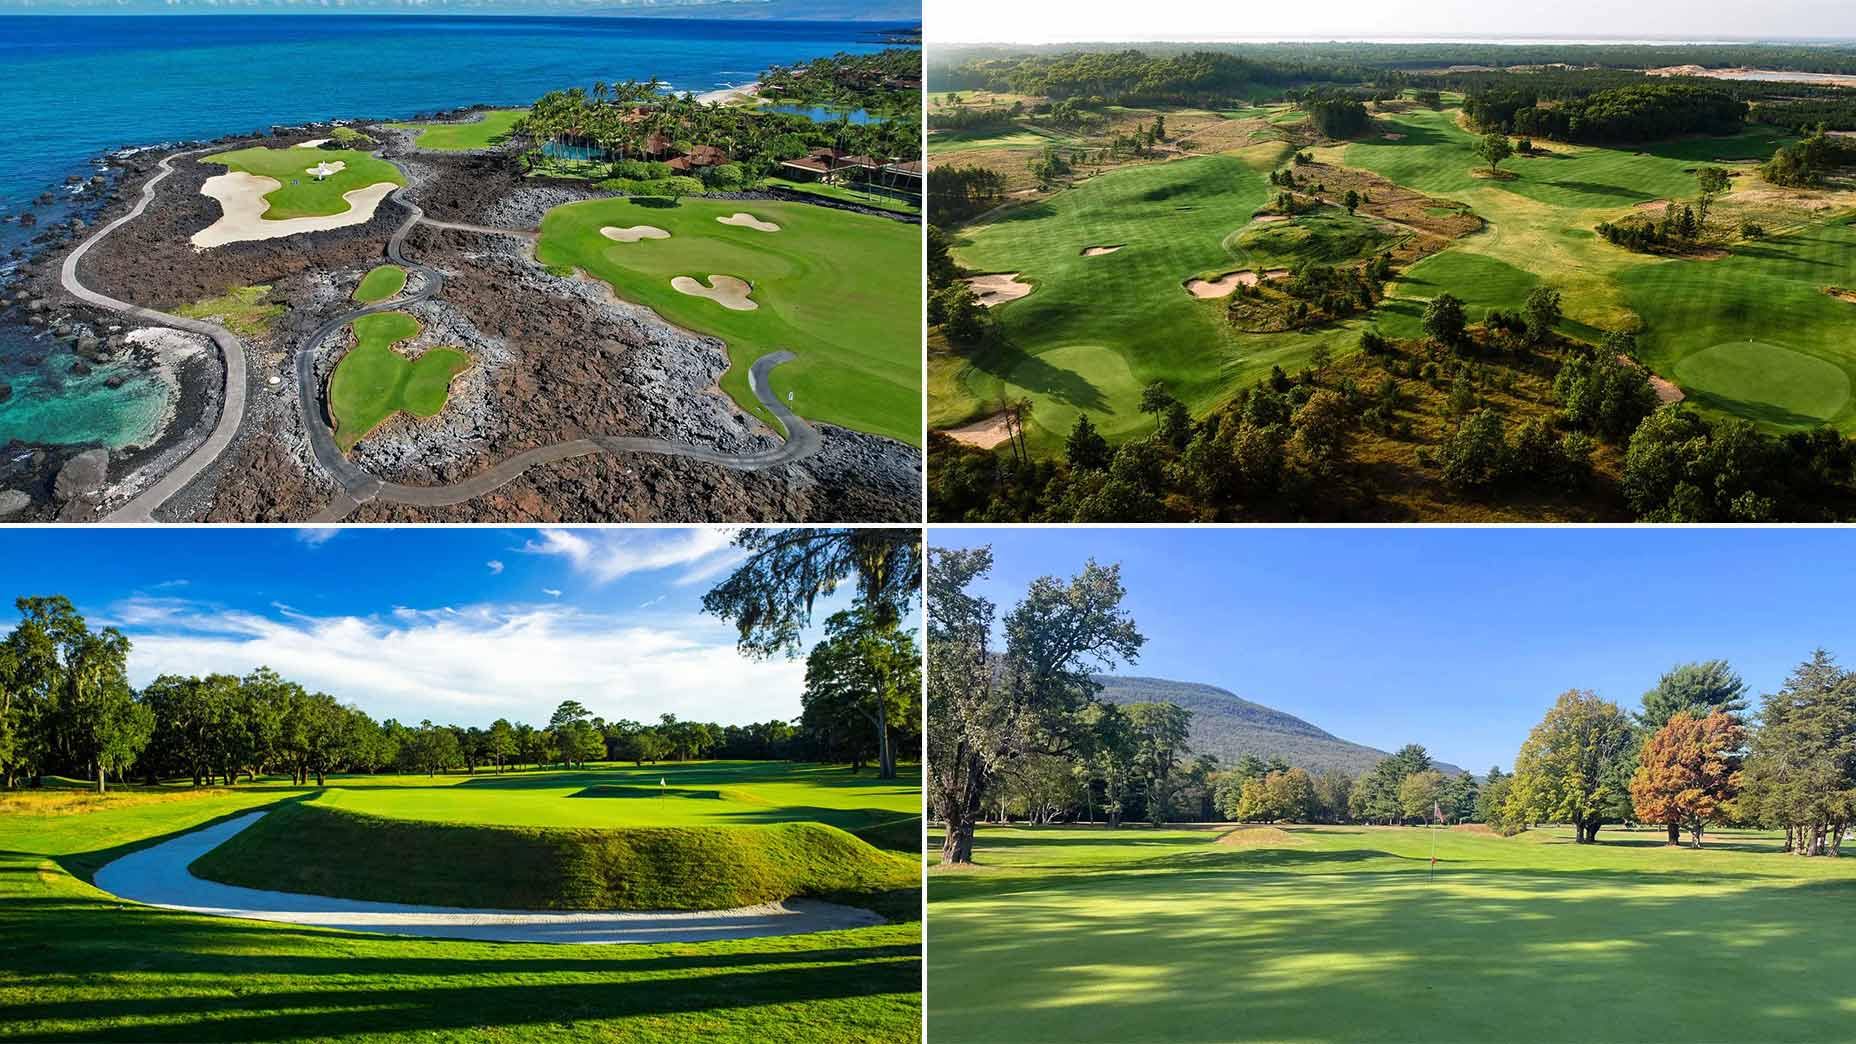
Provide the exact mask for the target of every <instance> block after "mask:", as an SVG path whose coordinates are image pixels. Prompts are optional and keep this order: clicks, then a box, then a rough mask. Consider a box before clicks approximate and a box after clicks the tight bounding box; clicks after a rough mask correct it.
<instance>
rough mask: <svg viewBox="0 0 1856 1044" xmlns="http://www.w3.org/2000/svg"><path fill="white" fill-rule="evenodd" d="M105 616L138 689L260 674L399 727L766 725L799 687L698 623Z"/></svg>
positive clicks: (532, 612)
mask: <svg viewBox="0 0 1856 1044" xmlns="http://www.w3.org/2000/svg"><path fill="white" fill-rule="evenodd" d="M110 615H112V616H113V617H114V619H113V620H112V621H111V622H113V623H116V624H117V625H118V626H121V627H123V629H124V630H125V631H126V632H127V633H128V634H129V636H130V638H131V640H132V641H133V642H134V651H133V652H132V653H131V654H130V674H131V678H132V680H133V681H134V682H135V683H136V684H138V685H139V684H144V683H146V682H147V681H148V680H149V679H151V678H153V677H155V676H156V675H160V674H167V673H180V674H205V673H210V672H218V671H225V672H230V673H238V674H242V673H244V672H246V671H249V670H251V669H252V668H253V667H256V666H259V665H265V666H269V667H272V668H274V669H276V670H277V671H278V672H279V673H281V674H283V675H284V676H285V677H287V678H291V679H294V680H296V681H299V682H301V683H302V684H304V685H305V686H308V687H309V688H311V689H312V690H319V691H323V692H328V693H330V694H332V695H334V696H336V697H337V698H338V699H341V700H343V701H346V702H352V703H355V704H357V705H358V706H360V707H361V708H362V709H364V710H366V711H367V712H368V713H370V714H372V715H374V716H375V717H376V718H388V717H395V718H399V719H400V720H402V721H415V722H416V721H418V720H420V719H421V718H431V719H433V720H434V721H439V720H444V721H455V722H457V723H459V724H469V723H479V724H481V723H487V722H489V721H491V720H493V719H495V718H497V717H502V716H508V717H511V718H515V719H519V720H526V721H530V722H537V721H544V720H546V718H547V716H548V714H549V713H550V712H551V711H552V709H553V707H554V705H555V704H557V703H559V702H560V701H561V700H562V699H565V698H568V697H569V696H571V697H572V698H574V699H577V700H579V701H581V702H582V703H585V704H586V705H587V706H588V707H590V708H592V709H593V711H594V712H595V713H597V714H600V715H602V716H604V717H606V718H635V719H639V720H644V719H648V718H655V717H656V716H657V715H658V714H661V713H665V712H669V713H672V714H676V715H677V716H679V717H684V718H693V719H697V720H702V721H719V722H724V723H726V722H747V721H765V720H768V719H770V718H792V717H794V716H796V715H797V714H798V713H799V692H800V690H801V689H802V688H803V687H804V682H805V665H804V664H803V663H802V662H798V661H786V660H772V661H766V662H754V661H749V660H746V659H743V658H742V657H741V656H739V655H738V654H737V653H736V652H735V648H734V642H733V635H732V633H729V632H728V630H727V628H726V627H724V626H719V625H718V624H716V622H714V621H708V620H704V619H701V618H698V617H684V618H678V619H674V620H668V621H666V620H653V621H652V624H651V625H650V626H640V625H637V624H632V623H628V622H626V621H625V620H622V619H615V618H613V617H607V616H599V615H594V614H589V613H585V612H581V611H578V610H575V609H571V608H564V607H557V606H552V605H547V606H495V605H473V606H460V607H449V606H446V607H438V608H434V609H417V608H412V607H395V608H394V609H393V610H392V611H391V612H390V613H388V614H387V615H385V616H384V617H356V616H328V617H312V616H307V615H303V614H300V613H299V614H295V615H291V616H286V617H282V618H273V617H269V616H263V615H259V614H256V613H248V612H241V611H231V612H227V611H222V610H219V609H217V608H215V607H213V606H209V605H205V604H203V603H186V602H180V601H178V600H171V599H170V600H153V599H131V600H129V601H127V602H123V603H119V604H117V605H116V606H113V607H111V614H110Z"/></svg>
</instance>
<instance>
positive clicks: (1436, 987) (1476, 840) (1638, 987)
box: [928, 826, 1856, 1044]
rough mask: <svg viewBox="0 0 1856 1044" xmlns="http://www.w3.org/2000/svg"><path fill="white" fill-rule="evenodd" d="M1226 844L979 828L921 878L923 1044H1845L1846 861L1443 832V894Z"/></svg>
mask: <svg viewBox="0 0 1856 1044" xmlns="http://www.w3.org/2000/svg"><path fill="white" fill-rule="evenodd" d="M1228 829H1229V827H1226V826H1217V827H1212V828H1210V829H1199V830H1187V829H1158V830H1155V829H1144V828H1131V829H1123V830H1120V831H1108V830H1106V829H1102V828H1091V827H1074V828H1066V827H1060V826H1054V827H1040V828H1035V829H1033V828H1010V829H1006V828H990V827H987V828H982V829H981V831H980V833H979V836H978V838H977V840H976V844H975V850H974V857H975V860H976V862H977V863H978V864H980V869H978V870H974V871H966V870H946V871H943V870H936V871H933V872H931V873H930V875H929V883H928V896H929V917H928V955H929V968H928V978H929V981H930V982H931V983H933V984H934V986H933V989H931V990H930V991H929V994H928V1036H929V1039H930V1040H958V1041H972V1042H979V1041H1028V1040H1037V1041H1057V1040H1061V1041H1072V1042H1094V1041H1102V1042H1132V1041H1151V1042H1160V1041H1170V1042H1195V1041H1379V1042H1406V1041H1409V1042H1413V1044H1417V1042H1426V1041H1472V1040H1477V1041H1486V1040H1502V1041H1516V1042H1535V1041H1538V1042H1566V1041H1587V1040H1609V1041H1666V1040H1710V1041H1722V1040H1837V1039H1842V1038H1844V1037H1847V1036H1848V1030H1849V1009H1848V1005H1847V1004H1846V1003H1845V998H1847V997H1848V995H1849V989H1848V985H1847V975H1846V971H1845V969H1847V968H1848V967H1849V963H1850V961H1851V960H1853V959H1856V935H1852V934H1851V933H1850V932H1849V931H1848V930H1847V927H1846V925H1847V917H1846V914H1845V910H1846V908H1847V905H1848V902H1849V898H1850V896H1851V894H1852V889H1853V888H1856V866H1852V865H1851V862H1850V861H1849V860H1847V859H1845V860H1836V859H1800V858H1798V857H1795V856H1787V855H1784V854H1781V852H1780V851H1779V844H1780V841H1781V838H1779V837H1776V836H1773V835H1771V834H1760V833H1742V832H1734V831H1724V832H1716V833H1713V834H1711V836H1710V838H1709V842H1710V846H1711V847H1709V848H1706V849H1704V850H1702V851H1699V852H1697V851H1693V850H1689V849H1668V848H1665V847H1664V846H1663V843H1662V833H1661V831H1660V830H1641V831H1637V832H1626V831H1623V830H1621V829H1619V828H1616V827H1607V828H1606V829H1605V830H1603V831H1602V832H1601V833H1600V835H1599V838H1600V841H1601V842H1602V843H1601V844H1598V845H1574V844H1572V843H1571V841H1570V831H1567V830H1560V829H1544V830H1536V831H1531V832H1529V833H1527V834H1524V835H1521V836H1519V837H1515V838H1502V837H1497V836H1495V835H1492V834H1486V833H1470V832H1464V831H1460V830H1440V831H1438V832H1437V833H1436V835H1435V838H1434V842H1435V845H1436V853H1437V857H1438V863H1437V867H1436V872H1435V879H1434V880H1432V879H1431V876H1430V857H1431V852H1432V847H1431V846H1432V844H1433V836H1432V835H1431V834H1430V833H1428V832H1427V831H1425V830H1423V829H1416V828H1413V829H1407V828H1387V827H1298V826H1289V827H1283V828H1281V830H1282V836H1280V837H1278V836H1276V835H1275V834H1274V833H1272V832H1266V831H1257V832H1256V834H1255V835H1253V836H1250V837H1245V838H1243V839H1242V840H1241V843H1227V844H1221V843H1219V842H1220V838H1221V835H1223V834H1224V833H1225V831H1226V830H1228ZM1230 840H1231V841H1233V842H1239V838H1236V837H1233V838H1231V839H1230ZM1801 954H1804V955H1809V956H1808V958H1801V957H1800V956H1799V955H1801ZM1723 961H1725V962H1727V964H1725V965H1724V964H1723ZM1729 966H1730V967H1731V969H1732V971H1731V976H1730V977H1731V985H1730V986H1729V985H1726V982H1727V980H1725V979H1723V977H1722V976H1723V968H1724V967H1729ZM1008 969H1009V974H1007V973H1005V971H1006V970H1008ZM1645 998H1656V999H1657V1003H1655V1004H1654V1005H1651V1006H1649V1007H1646V1006H1645ZM1750 998H1757V1001H1756V1002H1755V1001H1751V1000H1749V999H1750Z"/></svg>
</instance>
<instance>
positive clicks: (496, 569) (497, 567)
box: [484, 558, 503, 576]
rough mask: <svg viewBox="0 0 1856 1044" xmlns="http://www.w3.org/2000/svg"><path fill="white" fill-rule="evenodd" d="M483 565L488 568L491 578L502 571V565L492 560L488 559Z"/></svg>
mask: <svg viewBox="0 0 1856 1044" xmlns="http://www.w3.org/2000/svg"><path fill="white" fill-rule="evenodd" d="M484 565H486V566H488V567H489V568H490V575H491V576H495V575H497V574H498V573H501V572H502V571H503V564H502V563H501V562H499V561H497V560H496V559H494V558H492V559H490V560H489V561H488V562H485V563H484Z"/></svg>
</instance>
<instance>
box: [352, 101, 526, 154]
mask: <svg viewBox="0 0 1856 1044" xmlns="http://www.w3.org/2000/svg"><path fill="white" fill-rule="evenodd" d="M527 114H528V110H527V109H490V110H488V111H487V112H484V113H483V114H482V115H483V118H482V119H479V120H473V121H471V122H470V123H388V124H385V126H387V127H391V128H393V129H394V130H416V131H418V132H419V136H418V138H416V139H414V140H413V144H414V145H415V146H417V147H418V148H421V149H430V150H432V151H433V152H467V151H469V150H471V149H487V148H491V147H493V146H496V145H501V144H502V143H503V142H505V141H507V140H509V132H510V129H511V128H513V127H514V126H515V123H516V121H517V120H519V119H521V118H522V117H523V116H526V115H527Z"/></svg>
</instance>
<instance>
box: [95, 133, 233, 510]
mask: <svg viewBox="0 0 1856 1044" xmlns="http://www.w3.org/2000/svg"><path fill="white" fill-rule="evenodd" d="M210 151H211V149H210V148H207V149H192V150H190V151H187V152H176V153H174V154H173V155H170V156H168V157H166V158H165V159H163V160H162V161H161V163H160V164H159V166H160V168H161V173H159V174H156V175H155V176H154V177H152V178H149V179H148V180H147V181H146V182H144V183H143V184H142V198H141V199H139V200H136V203H135V206H134V208H132V209H131V210H130V211H129V212H128V213H127V214H124V215H123V216H121V217H119V218H117V219H116V220H114V221H112V222H110V223H109V224H107V225H104V226H103V227H102V228H99V229H97V230H96V231H95V232H92V233H91V234H90V237H89V238H87V239H85V240H84V241H83V242H82V243H79V244H78V245H77V249H75V250H73V251H71V252H70V253H69V254H66V255H65V258H64V266H63V267H62V268H61V269H60V270H59V273H58V281H59V282H60V283H61V284H62V285H63V286H64V288H65V291H66V292H67V293H69V294H70V295H71V296H73V297H75V298H77V299H78V300H80V301H83V302H84V303H86V304H90V305H95V306H96V307H98V308H103V309H106V310H108V311H112V312H117V313H120V314H122V315H126V316H128V317H130V318H132V319H141V320H144V321H146V322H151V323H158V324H160V325H162V326H171V327H173V328H175V329H177V330H187V331H190V332H192V333H197V334H205V335H206V336H207V337H209V338H211V339H212V342H213V343H214V344H215V345H218V346H219V357H220V359H221V360H222V361H223V362H224V363H225V369H226V386H225V395H224V397H223V399H222V400H221V402H220V404H219V421H218V423H216V424H214V425H213V430H212V433H211V434H209V435H208V436H207V437H206V441H205V442H202V443H200V444H199V445H198V446H196V447H194V449H193V452H192V453H189V454H187V456H186V457H185V458H183V459H182V460H181V461H180V463H178V464H176V465H174V467H173V469H172V470H170V471H169V472H168V473H167V474H165V475H163V476H161V478H160V479H159V480H158V481H156V482H155V483H154V484H153V485H151V486H149V487H148V488H147V489H145V490H143V491H142V492H140V493H138V494H137V495H136V496H135V497H134V498H133V499H131V500H129V502H128V503H125V504H123V505H122V506H121V507H119V508H117V509H116V510H114V511H112V512H110V513H109V514H108V515H106V516H104V519H103V520H104V521H105V522H152V521H154V517H155V515H154V512H155V509H156V508H158V507H160V506H161V505H162V504H164V503H166V502H167V500H168V498H169V497H172V496H173V495H174V494H176V493H179V492H180V491H181V489H182V488H184V487H185V486H186V485H187V483H189V482H192V481H193V480H194V478H195V477H197V476H198V475H199V474H200V472H202V471H205V470H206V469H207V467H208V466H210V465H211V464H212V463H213V461H215V460H218V459H219V455H220V454H221V453H224V452H225V450H226V447H227V446H230V445H231V444H232V436H234V435H236V434H238V427H239V425H240V424H241V423H243V421H244V419H245V344H244V342H243V341H240V340H239V339H238V338H237V337H235V336H233V335H232V332H231V331H230V330H227V329H226V328H225V327H223V326H220V325H219V324H218V323H208V322H202V321H200V320H198V319H186V318H183V317H181V316H178V315H169V314H168V313H166V312H158V311H156V310H154V309H153V308H143V307H141V306H139V305H133V304H130V303H129V302H127V301H122V300H118V299H117V298H114V297H111V296H109V295H108V294H101V293H98V292H97V291H95V290H92V289H90V288H89V287H86V286H85V285H84V284H82V283H80V282H78V279H77V264H78V262H79V261H82V260H83V258H84V255H85V254H87V253H89V252H90V248H91V247H93V246H96V245H97V244H98V243H100V242H102V241H103V239H104V237H105V236H108V235H109V234H110V233H111V232H114V231H116V230H117V229H119V228H121V227H122V226H124V225H126V224H128V223H129V222H131V221H134V220H135V219H136V218H138V217H141V216H142V212H143V211H145V210H147V209H148V204H149V203H150V202H151V201H152V200H153V199H154V198H155V186H157V185H159V184H161V182H163V181H165V180H167V177H168V175H170V174H172V173H174V166H173V164H174V161H175V160H177V159H180V158H181V157H182V156H192V155H195V154H197V153H201V152H210Z"/></svg>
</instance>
